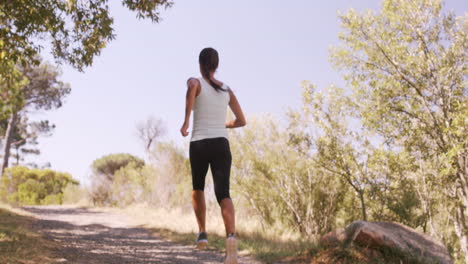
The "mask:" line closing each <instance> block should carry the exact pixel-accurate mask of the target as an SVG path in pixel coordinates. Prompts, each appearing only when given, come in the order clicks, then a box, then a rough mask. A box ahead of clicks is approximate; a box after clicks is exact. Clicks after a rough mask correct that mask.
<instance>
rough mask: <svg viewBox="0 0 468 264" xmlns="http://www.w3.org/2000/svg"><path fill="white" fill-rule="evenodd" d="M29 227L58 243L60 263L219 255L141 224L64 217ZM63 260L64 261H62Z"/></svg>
mask: <svg viewBox="0 0 468 264" xmlns="http://www.w3.org/2000/svg"><path fill="white" fill-rule="evenodd" d="M24 210H25V211H29V212H31V213H35V214H39V215H50V214H61V215H63V214H73V215H76V217H82V215H83V214H86V215H89V213H90V211H88V210H86V209H79V208H77V209H74V208H64V209H54V208H46V207H45V208H39V207H26V208H24ZM33 228H34V229H35V230H38V231H39V232H41V233H43V234H44V235H45V236H46V238H48V239H52V240H54V241H56V242H58V243H59V244H60V245H61V248H60V250H58V251H57V252H55V254H56V256H55V257H56V258H59V259H64V261H63V263H79V264H81V263H83V264H111V263H112V264H126V263H132V264H136V263H142V264H150V263H161V264H165V263H176V264H189V263H190V264H193V263H222V261H223V256H222V255H221V254H219V253H218V254H217V253H214V252H209V251H197V250H195V249H194V248H193V247H191V246H183V245H178V244H175V243H172V242H167V241H163V240H161V239H160V238H159V237H156V236H154V235H152V234H151V233H150V232H149V231H148V230H147V229H145V228H141V227H129V228H122V227H119V228H115V227H110V226H106V225H103V224H88V225H75V224H71V223H69V222H65V221H57V220H49V219H39V220H37V221H35V222H34V223H33ZM65 260H66V261H65Z"/></svg>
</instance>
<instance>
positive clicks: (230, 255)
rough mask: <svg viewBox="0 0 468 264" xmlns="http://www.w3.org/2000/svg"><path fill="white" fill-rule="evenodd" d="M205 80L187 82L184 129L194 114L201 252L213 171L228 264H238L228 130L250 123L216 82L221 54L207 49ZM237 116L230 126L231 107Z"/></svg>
mask: <svg viewBox="0 0 468 264" xmlns="http://www.w3.org/2000/svg"><path fill="white" fill-rule="evenodd" d="M199 63H200V72H201V75H202V77H200V78H190V79H189V80H188V81H187V84H188V89H187V95H186V106H185V121H184V124H183V125H182V128H181V129H180V132H181V133H182V136H184V137H186V136H187V135H188V134H189V133H188V132H187V130H188V128H189V123H190V114H191V112H192V108H193V113H194V119H193V129H192V138H191V140H190V165H191V167H192V183H193V191H192V204H193V208H194V211H195V216H196V218H197V222H198V227H199V233H198V236H197V240H196V242H197V248H198V249H204V248H206V246H207V245H208V238H207V234H206V229H205V217H206V206H205V195H204V192H203V190H204V188H205V177H206V173H207V172H208V166H210V167H211V173H212V175H213V182H214V188H215V194H216V200H217V201H218V203H219V205H220V206H221V214H222V216H223V220H224V226H225V228H226V237H227V238H226V260H225V262H224V263H227V264H234V263H236V264H237V239H236V236H235V232H236V230H235V216H234V205H233V204H232V200H231V197H230V195H229V176H230V171H231V151H230V148H229V141H228V133H227V128H236V127H242V126H245V124H246V121H245V118H244V114H243V113H242V109H241V107H240V105H239V102H238V101H237V99H236V96H235V95H234V93H233V92H232V90H231V89H230V88H229V87H228V86H227V85H225V84H223V83H222V82H220V81H218V80H216V79H215V78H214V74H215V72H216V69H217V68H218V63H219V57H218V52H217V51H216V50H215V49H213V48H205V49H203V50H202V51H201V52H200V56H199ZM228 105H229V107H230V108H231V110H232V112H233V113H234V115H235V117H236V118H235V120H232V121H229V122H226V112H227V106H228Z"/></svg>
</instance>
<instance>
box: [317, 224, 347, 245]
mask: <svg viewBox="0 0 468 264" xmlns="http://www.w3.org/2000/svg"><path fill="white" fill-rule="evenodd" d="M345 239H346V233H345V230H344V229H343V228H340V229H337V230H335V231H332V232H330V233H328V234H326V235H324V236H323V237H322V238H320V245H321V246H322V247H333V246H338V245H340V244H342V243H343V242H344V241H345Z"/></svg>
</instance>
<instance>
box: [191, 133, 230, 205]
mask: <svg viewBox="0 0 468 264" xmlns="http://www.w3.org/2000/svg"><path fill="white" fill-rule="evenodd" d="M189 152H190V166H191V167H192V184H193V190H200V191H203V190H204V189H205V178H206V173H207V172H208V165H209V166H210V167H211V174H212V175H213V182H214V189H215V194H216V200H217V201H218V203H221V201H222V200H223V199H225V198H231V196H230V195H229V177H230V175H231V162H232V157H231V150H230V148H229V141H228V140H227V138H224V137H220V138H208V139H202V140H197V141H192V142H190V151H189Z"/></svg>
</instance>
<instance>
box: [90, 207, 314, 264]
mask: <svg viewBox="0 0 468 264" xmlns="http://www.w3.org/2000/svg"><path fill="white" fill-rule="evenodd" d="M97 210H109V211H115V210H118V211H120V212H124V213H125V214H127V215H131V216H132V219H133V221H134V224H135V225H139V226H142V227H145V228H147V229H149V230H151V231H152V232H153V233H154V234H155V235H158V236H160V237H162V238H164V239H167V240H170V241H174V242H178V243H183V244H188V245H190V244H194V240H195V236H196V233H197V232H198V227H197V223H196V220H195V216H194V215H193V212H192V210H191V209H187V210H182V209H176V208H174V209H173V210H167V209H162V208H160V209H155V208H149V207H148V206H146V205H134V206H131V207H127V208H125V209H115V208H99V209H97ZM207 231H208V235H209V241H210V246H209V248H208V249H209V250H218V251H224V243H225V230H224V224H223V221H222V218H221V214H220V212H219V211H217V210H210V211H208V212H207ZM237 234H238V237H239V249H240V254H241V255H251V256H253V257H255V258H256V259H258V260H261V261H263V262H265V263H273V262H276V261H279V260H283V259H285V258H287V257H291V256H297V255H303V254H308V252H310V249H311V248H312V249H314V248H316V246H315V244H314V243H312V242H310V241H301V240H300V236H299V235H298V234H297V233H295V232H292V231H290V230H284V229H281V228H279V227H278V228H270V229H267V230H265V229H263V228H262V226H261V224H260V222H259V221H258V220H257V219H255V218H252V217H250V218H248V217H242V216H240V217H238V219H237Z"/></svg>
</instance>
